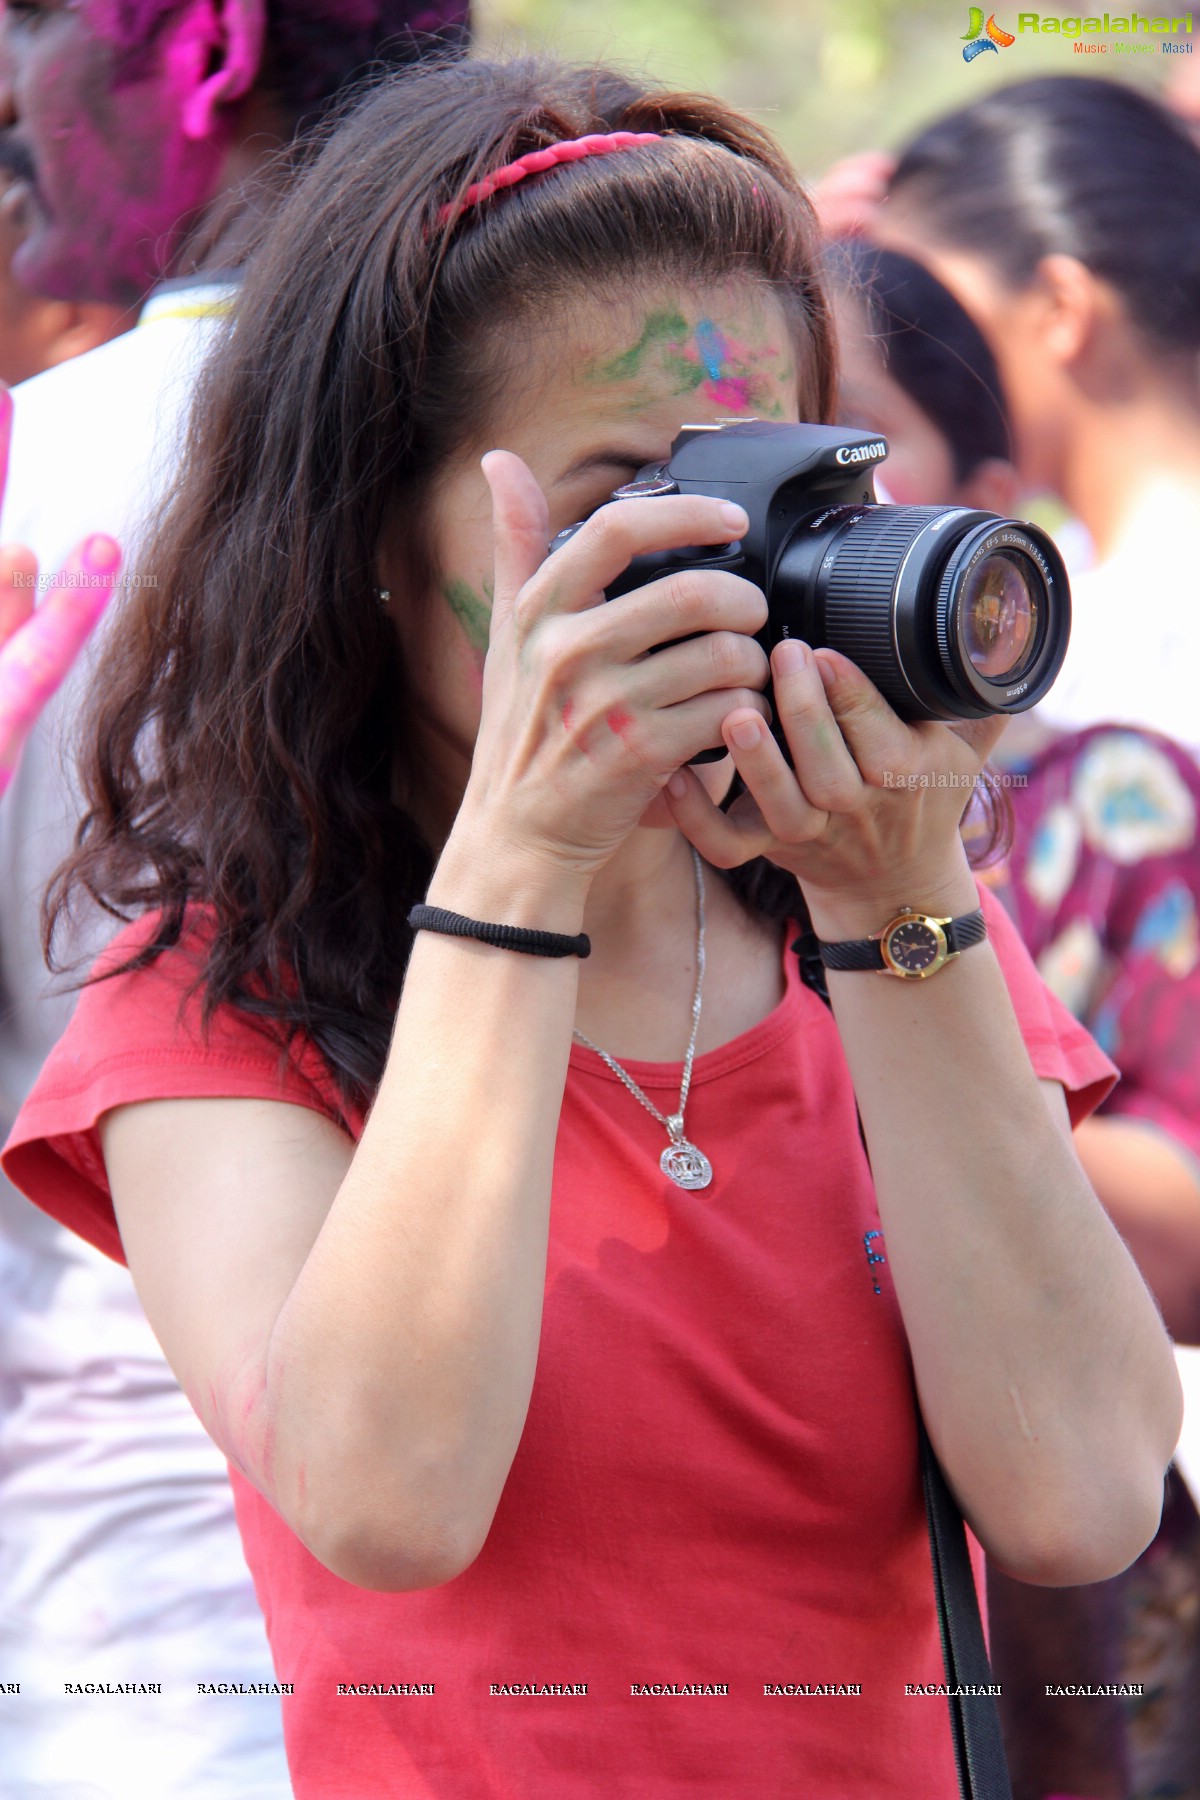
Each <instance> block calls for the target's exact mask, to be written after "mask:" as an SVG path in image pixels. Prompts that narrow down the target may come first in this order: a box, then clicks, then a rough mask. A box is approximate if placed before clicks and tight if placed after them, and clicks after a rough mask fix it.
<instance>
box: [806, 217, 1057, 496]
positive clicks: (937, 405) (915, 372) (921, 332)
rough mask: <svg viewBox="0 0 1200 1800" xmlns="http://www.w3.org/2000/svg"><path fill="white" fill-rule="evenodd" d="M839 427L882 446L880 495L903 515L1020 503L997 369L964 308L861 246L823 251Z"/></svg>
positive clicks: (917, 267)
mask: <svg viewBox="0 0 1200 1800" xmlns="http://www.w3.org/2000/svg"><path fill="white" fill-rule="evenodd" d="M827 269H828V274H829V278H830V281H831V283H832V292H833V297H834V308H835V312H836V317H837V326H838V370H839V383H838V393H839V406H838V419H839V422H840V423H842V424H844V425H855V426H858V427H860V428H861V429H862V430H864V431H878V432H880V433H881V435H882V436H883V437H885V438H886V439H887V442H888V456H887V463H886V465H885V466H884V469H883V472H882V475H881V476H880V477H878V478H877V480H876V484H875V485H876V488H877V490H878V489H882V490H884V491H885V492H886V495H887V498H888V499H890V500H893V501H895V502H896V503H897V505H900V506H947V505H955V506H972V507H979V508H980V509H982V510H983V511H986V512H996V513H1002V514H1008V513H1011V512H1012V510H1013V508H1014V507H1015V506H1017V505H1018V504H1019V502H1020V496H1021V492H1022V484H1021V478H1020V476H1019V475H1018V474H1017V471H1016V469H1015V468H1014V467H1013V464H1012V460H1011V456H1012V434H1011V430H1010V427H1009V423H1008V417H1007V413H1006V410H1005V405H1004V401H1003V398H1002V394H1001V386H1000V376H999V371H998V370H997V368H996V359H995V357H994V356H993V355H992V352H991V350H990V349H989V348H988V345H987V340H986V339H985V338H984V336H983V333H982V332H981V331H980V329H979V327H978V326H977V325H976V323H975V321H974V320H973V319H972V318H971V316H970V314H969V313H968V312H967V311H966V310H965V308H964V307H962V306H960V305H959V303H958V301H957V300H956V299H955V298H954V296H953V294H951V293H950V292H949V290H948V289H947V288H945V287H943V285H942V283H941V282H940V281H939V280H938V279H937V277H936V276H935V275H933V274H932V273H931V272H930V270H928V269H927V268H926V267H925V265H924V264H923V263H921V262H918V261H916V260H915V259H914V258H913V257H911V256H904V255H902V254H901V253H900V252H899V251H897V250H883V249H880V247H879V246H878V245H877V244H871V243H867V242H865V241H864V240H862V239H860V238H845V239H841V240H839V241H837V242H835V243H833V244H832V245H831V247H830V251H829V257H828V263H827Z"/></svg>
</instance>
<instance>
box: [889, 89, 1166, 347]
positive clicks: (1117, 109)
mask: <svg viewBox="0 0 1200 1800" xmlns="http://www.w3.org/2000/svg"><path fill="white" fill-rule="evenodd" d="M889 196H890V198H891V200H892V201H893V202H894V204H895V206H896V207H897V208H902V209H903V210H904V211H905V212H911V214H912V215H913V216H914V217H915V219H916V220H917V222H918V223H919V224H920V226H921V228H922V230H923V232H924V234H925V236H926V238H927V240H928V241H929V242H931V243H934V244H939V245H941V246H943V247H944V248H949V249H956V250H967V251H970V252H971V253H972V254H974V255H977V256H980V257H982V258H983V260H984V261H985V262H986V263H988V264H989V265H990V266H991V267H992V268H994V269H995V270H996V272H997V274H998V275H999V276H1000V277H1001V279H1002V280H1003V281H1004V282H1005V283H1007V285H1008V286H1009V287H1010V288H1012V289H1013V290H1014V291H1019V290H1021V289H1022V288H1026V287H1028V286H1029V284H1030V283H1031V282H1032V281H1033V279H1034V277H1035V275H1036V272H1037V266H1038V264H1039V262H1041V260H1042V258H1043V257H1046V256H1050V255H1053V254H1056V253H1058V254H1062V255H1065V256H1073V257H1075V258H1076V259H1077V260H1078V261H1079V262H1081V263H1083V264H1084V265H1085V266H1086V267H1087V268H1088V269H1090V270H1091V271H1092V273H1093V274H1094V275H1097V276H1099V278H1100V279H1101V280H1102V281H1107V282H1109V283H1110V284H1111V286H1112V287H1114V288H1115V289H1116V291H1117V293H1118V294H1119V295H1120V296H1121V298H1122V300H1123V301H1124V302H1125V305H1126V308H1127V309H1128V314H1129V318H1130V321H1131V322H1132V324H1133V325H1135V326H1136V327H1137V328H1138V329H1139V330H1140V331H1141V332H1142V333H1143V334H1144V335H1145V336H1146V337H1147V338H1149V339H1150V340H1151V341H1152V342H1153V343H1155V344H1156V345H1157V346H1158V347H1159V348H1160V349H1163V350H1167V351H1176V352H1177V351H1193V350H1195V349H1196V348H1197V346H1200V149H1198V148H1197V146H1196V145H1195V143H1193V141H1192V139H1191V137H1190V136H1189V135H1188V132H1187V128H1186V126H1185V125H1184V123H1183V121H1182V120H1181V119H1177V118H1176V117H1175V116H1174V115H1173V114H1172V113H1170V112H1168V111H1167V109H1166V107H1165V106H1163V105H1161V103H1160V102H1159V101H1158V100H1156V99H1155V98H1154V97H1153V96H1152V95H1149V94H1144V93H1140V92H1138V91H1137V90H1136V89H1134V88H1131V87H1128V86H1127V85H1125V84H1124V83H1123V82H1118V81H1106V80H1104V79H1103V78H1102V77H1098V76H1086V75H1085V76H1079V75H1038V76H1034V77H1033V78H1032V79H1030V80H1028V81H1019V82H1015V83H1013V85H1012V86H1010V87H1001V88H996V89H994V90H993V91H992V92H990V93H988V94H985V95H984V96H983V98H982V99H979V100H976V101H973V102H972V104H971V105H970V106H965V107H962V108H961V109H960V110H959V111H957V112H953V113H949V114H947V115H946V116H945V117H944V118H941V119H938V120H936V121H935V122H934V124H932V125H930V126H928V127H927V128H926V129H925V130H924V131H922V132H921V133H920V134H919V135H918V136H917V137H915V138H914V139H913V140H912V142H911V143H910V144H908V145H907V146H906V148H905V149H904V150H903V151H902V152H901V154H900V160H899V162H898V164H897V165H896V170H895V173H894V174H893V176H892V179H891V184H890V187H889Z"/></svg>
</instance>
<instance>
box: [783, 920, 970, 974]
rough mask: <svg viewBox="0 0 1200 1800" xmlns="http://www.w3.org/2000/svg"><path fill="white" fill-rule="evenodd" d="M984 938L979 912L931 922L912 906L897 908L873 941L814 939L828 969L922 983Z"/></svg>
mask: <svg viewBox="0 0 1200 1800" xmlns="http://www.w3.org/2000/svg"><path fill="white" fill-rule="evenodd" d="M986 936H987V920H986V919H985V918H984V916H983V913H982V911H980V910H979V909H978V908H977V909H976V910H975V912H970V913H963V914H962V915H961V917H960V918H957V919H935V918H932V917H931V916H930V915H929V914H928V913H923V912H918V911H917V910H916V908H915V907H912V906H902V907H901V908H900V911H899V912H898V913H897V914H896V916H895V918H894V919H889V920H888V923H887V924H886V925H885V926H884V927H883V930H882V931H877V932H876V933H875V934H874V935H873V936H872V937H868V938H850V939H848V940H847V941H846V942H845V943H841V944H825V943H821V942H820V940H819V939H818V943H820V949H821V961H822V962H823V963H824V964H825V967H826V968H827V969H874V970H876V971H877V972H878V973H879V974H881V975H899V976H900V977H901V979H902V980H905V981H924V980H925V978H926V976H928V975H936V974H937V972H938V970H939V969H942V968H944V967H945V965H946V964H947V963H948V962H949V961H950V959H951V957H954V956H958V955H959V954H960V953H961V952H962V951H964V950H969V949H970V947H971V945H972V944H981V943H982V942H983V940H984V938H986Z"/></svg>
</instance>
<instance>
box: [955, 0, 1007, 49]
mask: <svg viewBox="0 0 1200 1800" xmlns="http://www.w3.org/2000/svg"><path fill="white" fill-rule="evenodd" d="M962 41H963V46H964V47H963V61H964V62H968V63H969V62H974V61H975V58H976V57H977V56H982V55H983V53H984V51H985V50H1007V49H1008V46H1009V45H1010V44H1015V43H1016V41H1017V40H1016V38H1015V37H1014V36H1013V34H1012V32H1011V31H1005V29H1004V27H1003V26H1002V25H997V23H996V15H995V13H993V14H992V16H991V17H990V19H989V20H988V22H987V24H986V25H985V24H984V22H983V8H982V6H973V7H972V8H971V17H970V22H969V28H968V29H967V30H966V31H964V32H963V35H962Z"/></svg>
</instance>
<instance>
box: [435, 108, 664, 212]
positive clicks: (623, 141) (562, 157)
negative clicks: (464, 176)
mask: <svg viewBox="0 0 1200 1800" xmlns="http://www.w3.org/2000/svg"><path fill="white" fill-rule="evenodd" d="M661 142H662V133H661V132H658V131H613V132H610V133H609V134H608V135H607V136H605V135H603V134H602V133H599V132H593V133H592V135H591V136H590V137H581V138H568V139H567V141H566V142H565V143H562V144H547V146H546V148H545V149H544V150H530V151H529V152H528V154H527V155H525V156H519V157H518V158H517V160H516V162H510V163H505V165H504V167H503V168H502V169H497V170H496V173H495V174H494V175H485V176H484V178H483V180H482V181H473V182H472V183H471V185H470V187H469V188H468V189H467V190H466V192H465V193H464V194H463V195H462V197H461V199H459V200H457V201H455V202H454V203H452V204H448V205H446V206H443V208H442V210H441V212H440V213H439V214H438V220H439V223H441V224H443V225H444V224H445V222H446V220H447V219H453V218H457V217H458V215H459V214H460V213H464V212H465V211H466V210H467V208H468V207H469V206H474V205H475V204H476V202H477V201H479V200H487V199H489V198H490V197H491V195H492V194H494V193H495V192H496V190H497V188H506V187H513V186H515V185H516V183H517V182H518V181H524V179H525V177H526V176H527V175H540V174H541V172H542V170H543V169H553V168H554V167H555V165H556V164H558V163H567V162H582V160H583V158H584V157H585V156H611V154H612V152H613V151H614V150H633V149H636V147H637V146H638V145H639V144H658V143H661Z"/></svg>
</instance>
